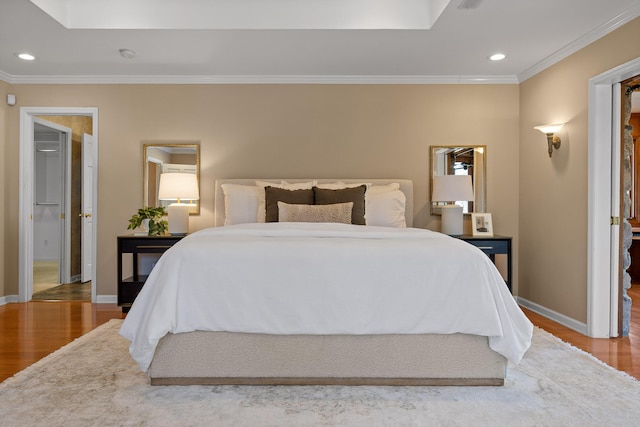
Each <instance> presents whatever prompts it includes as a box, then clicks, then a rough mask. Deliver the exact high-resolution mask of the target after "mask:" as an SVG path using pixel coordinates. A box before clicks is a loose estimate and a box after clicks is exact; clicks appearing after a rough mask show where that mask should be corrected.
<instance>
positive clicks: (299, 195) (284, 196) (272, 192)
mask: <svg viewBox="0 0 640 427" xmlns="http://www.w3.org/2000/svg"><path fill="white" fill-rule="evenodd" d="M264 199H265V210H266V214H265V222H278V202H285V203H289V204H297V205H313V190H312V189H310V190H285V189H283V188H276V187H265V188H264Z"/></svg>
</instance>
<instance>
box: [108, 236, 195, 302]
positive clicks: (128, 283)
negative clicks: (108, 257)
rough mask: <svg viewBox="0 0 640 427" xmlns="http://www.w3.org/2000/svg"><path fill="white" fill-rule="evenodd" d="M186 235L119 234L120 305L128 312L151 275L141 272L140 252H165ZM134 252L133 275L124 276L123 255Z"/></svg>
mask: <svg viewBox="0 0 640 427" xmlns="http://www.w3.org/2000/svg"><path fill="white" fill-rule="evenodd" d="M182 238H184V236H135V235H127V236H118V305H119V306H121V307H122V312H123V313H126V312H128V311H129V308H131V304H133V300H135V299H136V297H137V296H138V293H140V290H141V289H142V286H143V285H144V283H145V282H146V280H147V277H149V276H148V275H147V274H139V268H138V267H139V263H138V255H139V254H163V253H164V252H165V251H166V250H167V249H169V248H170V247H171V246H173V245H175V244H176V243H178V242H179V241H180V240H181V239H182ZM123 254H133V275H132V276H130V277H126V278H123V277H122V255H123Z"/></svg>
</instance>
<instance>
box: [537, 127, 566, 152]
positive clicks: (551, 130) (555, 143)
mask: <svg viewBox="0 0 640 427" xmlns="http://www.w3.org/2000/svg"><path fill="white" fill-rule="evenodd" d="M562 126H564V123H558V124H555V125H540V126H535V127H534V129H537V130H539V131H540V132H542V133H544V134H545V135H547V148H548V150H547V152H548V153H549V157H551V155H552V154H553V149H554V148H555V149H556V150H557V149H558V148H560V144H561V143H562V141H560V138H559V137H557V136H555V135H554V134H555V133H556V132H558V131H559V130H560V129H562Z"/></svg>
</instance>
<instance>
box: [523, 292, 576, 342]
mask: <svg viewBox="0 0 640 427" xmlns="http://www.w3.org/2000/svg"><path fill="white" fill-rule="evenodd" d="M516 301H517V302H518V304H519V305H521V306H523V307H524V308H527V309H529V310H531V311H533V312H534V313H538V314H539V315H541V316H544V317H546V318H547V319H550V320H553V321H554V322H556V323H559V324H561V325H562V326H566V327H567V328H569V329H572V330H574V331H576V332H579V333H581V334H582V335H587V324H586V323H582V322H579V321H577V320H575V319H572V318H571V317H569V316H565V315H564V314H561V313H558V312H557V311H553V310H551V309H549V308H546V307H544V306H541V305H540V304H536V303H535V302H531V301H529V300H526V299H524V298H522V297H516Z"/></svg>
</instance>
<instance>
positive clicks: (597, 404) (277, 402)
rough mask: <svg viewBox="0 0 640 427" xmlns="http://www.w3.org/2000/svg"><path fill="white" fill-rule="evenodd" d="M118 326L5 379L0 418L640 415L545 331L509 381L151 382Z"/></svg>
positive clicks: (188, 421)
mask: <svg viewBox="0 0 640 427" xmlns="http://www.w3.org/2000/svg"><path fill="white" fill-rule="evenodd" d="M120 324H121V320H112V321H110V322H109V323H107V324H106V325H103V326H101V327H100V328H98V329H96V330H94V331H92V332H90V333H88V334H86V335H84V336H83V337H81V338H79V339H77V340H76V341H74V342H72V343H71V344H69V345H67V346H65V347H63V348H62V349H60V350H58V351H57V352H55V353H53V354H51V355H50V356H48V357H46V358H44V359H42V360H41V361H39V362H38V363H36V364H34V365H32V366H30V367H29V368H27V369H25V370H24V371H22V372H19V373H18V374H16V375H15V376H14V377H12V378H9V379H7V380H6V381H4V382H3V383H1V384H0V425H2V426H63V425H64V426H76V425H78V426H98V425H99V426H114V425H121V426H128V425H136V426H138V425H140V426H145V425H149V426H187V425H189V426H191V425H192V426H199V425H207V426H230V425H232V426H287V425H290V426H337V425H340V426H377V425H379V426H413V425H419V426H432V425H435V426H480V425H490V426H501V425H505V426H604V425H628V426H631V425H640V382H638V381H636V380H634V379H633V378H631V377H630V376H628V375H626V374H624V373H622V372H619V371H616V370H614V369H612V368H610V367H608V366H606V365H604V364H603V363H601V362H599V361H597V360H596V359H594V358H593V357H591V356H590V355H588V354H586V353H584V352H582V351H580V350H578V349H575V348H573V347H571V346H569V345H567V344H565V343H563V342H561V341H560V340H558V339H556V338H555V337H553V336H551V335H549V334H548V333H546V332H544V331H542V330H540V329H536V332H535V337H534V343H533V346H532V348H531V349H530V350H529V351H528V352H527V354H526V355H525V357H524V359H523V361H522V363H520V364H519V365H518V366H509V370H508V377H507V380H506V382H505V386H504V387H335V386H327V387H322V386H314V387H311V386H305V387H287V386H276V387H270V386H255V387H254V386H187V387H180V386H172V387H164V386H156V387H151V386H150V385H148V379H147V377H146V375H145V374H143V373H141V372H140V371H139V370H138V368H137V367H136V365H135V364H134V362H133V361H132V360H131V358H130V357H129V354H128V351H127V346H128V342H127V341H126V340H125V339H124V338H122V337H120V336H119V335H118V329H119V327H120Z"/></svg>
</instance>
